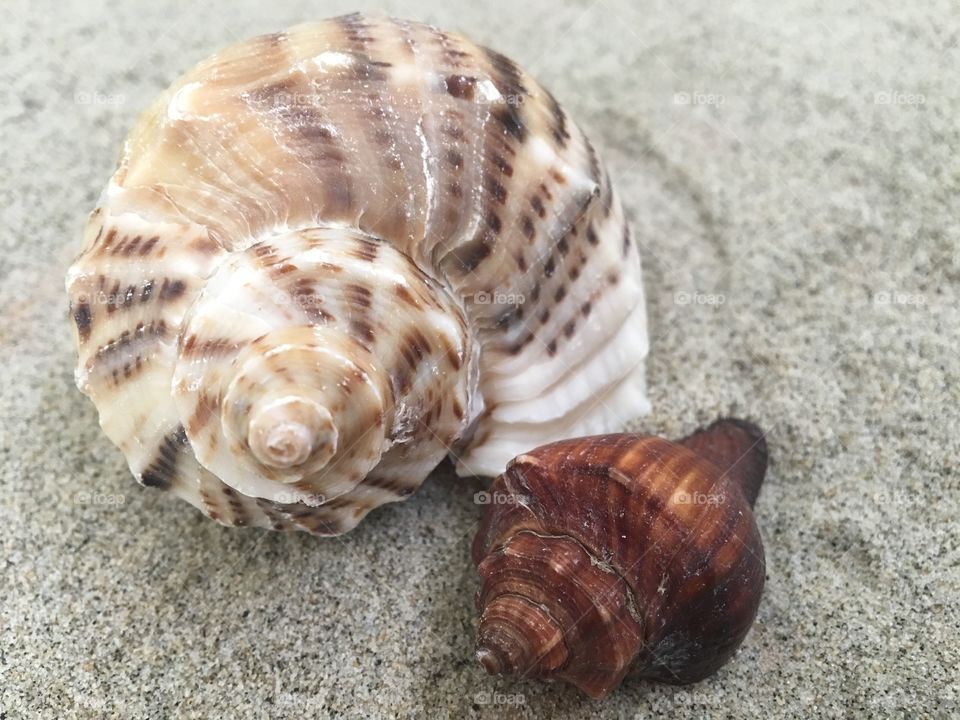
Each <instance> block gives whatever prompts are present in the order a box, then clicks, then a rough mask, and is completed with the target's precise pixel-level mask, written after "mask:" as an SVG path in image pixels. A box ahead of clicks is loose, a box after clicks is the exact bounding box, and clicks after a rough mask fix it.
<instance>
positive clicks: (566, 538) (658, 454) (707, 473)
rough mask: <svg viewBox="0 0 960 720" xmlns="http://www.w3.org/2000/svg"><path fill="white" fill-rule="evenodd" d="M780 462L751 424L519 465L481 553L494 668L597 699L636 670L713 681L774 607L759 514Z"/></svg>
mask: <svg viewBox="0 0 960 720" xmlns="http://www.w3.org/2000/svg"><path fill="white" fill-rule="evenodd" d="M766 466H767V448H766V443H765V442H764V439H763V435H762V434H761V433H760V431H759V430H758V429H757V428H756V427H755V426H753V425H751V424H750V423H746V422H743V421H739V420H721V421H718V422H717V423H714V424H713V425H711V426H710V427H709V428H707V429H705V430H700V431H698V432H696V433H694V434H693V435H691V436H690V437H688V438H686V439H684V440H681V441H679V442H676V443H673V442H669V441H667V440H664V439H663V438H659V437H652V436H644V435H633V434H614V435H602V436H596V437H587V438H578V439H572V440H563V441H560V442H556V443H552V444H549V445H545V446H543V447H540V448H537V449H536V450H533V451H531V452H529V453H524V454H523V455H520V456H519V457H517V458H516V459H515V460H514V461H513V462H512V463H511V464H510V466H509V467H508V468H507V471H506V472H505V473H504V474H503V475H501V476H500V477H499V478H497V480H496V481H495V482H494V484H493V486H492V488H491V490H490V495H491V498H492V502H491V504H490V505H489V508H488V510H487V513H486V516H485V518H484V522H483V526H482V528H481V530H480V532H479V533H478V534H477V536H476V539H475V541H474V545H473V558H474V561H475V562H476V563H477V566H478V568H479V571H480V575H481V578H482V583H483V584H482V587H481V588H480V591H479V592H478V594H477V607H478V608H479V609H480V611H481V615H480V626H479V630H478V634H477V657H478V659H479V660H480V662H481V663H482V664H483V666H484V667H485V668H486V669H487V670H488V671H489V672H491V673H504V674H513V675H518V676H520V677H539V678H544V679H548V680H554V679H556V680H563V681H566V682H569V683H572V684H574V685H576V686H577V687H579V688H580V689H581V690H583V691H584V692H585V693H587V694H588V695H590V696H592V697H595V698H598V697H602V696H604V695H606V694H607V693H609V692H610V691H611V690H613V689H614V688H615V687H617V685H619V684H620V682H621V680H622V679H623V678H624V677H625V676H626V675H627V674H628V673H630V674H632V675H634V676H638V677H644V678H649V679H654V680H659V681H663V682H668V683H687V682H694V681H697V680H700V679H702V678H704V677H706V676H707V675H709V674H710V673H712V672H714V671H715V670H716V669H717V668H718V667H720V666H721V665H722V664H723V663H724V662H726V661H727V660H728V659H729V658H730V656H732V655H733V653H734V651H735V650H736V649H737V647H738V646H739V645H740V643H741V642H742V641H743V638H744V636H745V635H746V633H747V631H748V630H749V629H750V626H751V624H752V623H753V619H754V617H755V616H756V613H757V607H758V605H759V602H760V593H761V591H762V589H763V582H764V567H765V566H764V555H763V545H762V543H761V540H760V534H759V532H758V531H757V526H756V523H755V522H754V520H753V512H752V507H753V503H754V501H755V500H756V497H757V493H758V492H759V489H760V483H761V481H762V480H763V476H764V473H765V471H766Z"/></svg>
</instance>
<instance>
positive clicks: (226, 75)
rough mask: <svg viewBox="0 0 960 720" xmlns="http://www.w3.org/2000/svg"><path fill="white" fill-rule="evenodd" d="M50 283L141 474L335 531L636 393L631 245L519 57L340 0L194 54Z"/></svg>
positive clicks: (592, 160) (612, 415) (236, 507)
mask: <svg viewBox="0 0 960 720" xmlns="http://www.w3.org/2000/svg"><path fill="white" fill-rule="evenodd" d="M67 289H68V293H69V295H70V301H71V314H72V317H73V319H74V325H75V337H76V342H77V347H78V352H79V365H78V368H77V383H78V386H79V387H80V388H81V389H82V390H83V391H84V392H85V393H86V394H88V395H89V396H90V397H91V398H92V399H93V401H94V403H95V404H96V406H97V408H98V410H99V413H100V423H101V426H102V427H103V429H104V431H105V432H106V434H107V435H108V436H109V437H110V439H111V440H112V441H113V442H114V443H116V444H117V445H118V446H119V447H120V448H121V450H122V451H123V452H124V454H125V455H126V457H127V460H128V462H129V465H130V468H131V470H132V471H133V473H134V474H135V475H136V477H137V478H138V479H139V480H140V482H142V483H144V484H146V485H150V486H154V487H159V488H163V489H167V490H170V491H172V492H174V493H176V494H177V495H179V496H181V497H183V498H185V499H186V500H188V501H189V502H191V503H192V504H193V505H195V506H196V507H198V508H200V509H201V510H203V511H204V512H205V513H206V514H208V515H209V516H211V517H213V518H215V519H217V520H219V521H220V522H223V523H225V524H229V525H260V526H265V527H273V528H275V529H289V528H298V529H305V530H308V531H311V532H315V533H319V534H336V533H340V532H344V531H346V530H348V529H350V528H351V527H353V526H354V525H355V524H356V523H357V522H359V520H360V519H361V518H362V517H363V516H364V515H365V514H366V513H367V512H368V511H369V510H371V509H372V508H374V507H377V506H378V505H380V504H383V503H385V502H390V501H394V500H398V499H401V498H403V497H405V496H407V495H408V494H409V493H411V492H413V491H414V490H415V489H416V487H417V486H418V485H419V484H420V483H421V482H422V481H423V479H424V478H425V477H426V475H427V474H428V473H429V472H430V470H431V469H433V468H434V467H435V466H436V465H437V464H438V463H439V462H440V461H441V460H442V459H443V458H444V457H445V456H447V455H450V456H451V457H452V459H453V460H454V461H455V462H456V467H457V470H458V472H459V473H460V474H462V475H473V474H478V475H496V474H498V473H500V472H502V471H503V470H504V468H505V467H506V464H507V462H508V461H509V460H510V459H511V458H512V457H513V456H515V455H517V454H518V453H520V452H523V451H526V450H529V449H530V448H532V447H535V446H538V445H541V444H543V443H545V442H548V441H552V440H556V439H560V438H566V437H572V436H577V435H585V434H594V433H601V432H609V431H614V430H619V429H621V427H622V425H623V423H624V422H625V421H626V420H628V419H630V418H632V417H634V416H637V415H639V414H642V413H643V412H646V410H647V400H646V397H645V389H644V383H643V371H644V369H643V360H644V357H645V355H646V352H647V333H646V319H645V310H644V300H643V291H642V287H641V280H640V260H639V257H638V254H637V250H636V246H635V243H634V242H633V241H632V239H631V235H630V231H629V228H628V227H627V224H626V222H625V219H624V216H623V211H622V208H621V205H620V201H619V199H618V198H617V196H616V193H615V192H614V190H613V188H612V187H611V184H610V180H609V176H608V175H607V173H606V171H605V169H604V168H603V165H602V164H601V162H600V160H599V159H598V156H597V154H596V152H595V151H594V149H593V147H592V146H591V145H590V143H589V142H588V141H587V139H586V138H585V137H584V135H583V133H582V132H581V131H580V130H579V128H577V126H576V125H575V124H574V123H573V122H572V121H571V120H570V118H569V117H567V115H566V113H565V112H564V111H563V109H562V108H560V107H559V106H558V105H557V103H556V101H555V100H554V98H553V97H552V96H551V95H550V94H549V93H548V92H547V91H545V90H544V89H543V88H541V87H540V86H539V85H537V83H536V82H535V81H534V80H533V79H532V78H530V77H529V76H528V75H527V74H525V73H524V72H523V71H522V70H521V69H520V68H518V67H517V66H516V65H515V64H514V63H513V62H511V61H510V60H508V59H507V58H505V57H503V56H502V55H500V54H498V53H496V52H493V51H491V50H488V49H485V48H482V47H479V46H477V45H474V44H472V43H471V42H469V41H468V40H466V39H464V38H463V37H461V36H458V35H455V34H452V33H446V32H442V31H440V30H437V29H436V28H433V27H430V26H427V25H423V24H418V23H413V22H404V21H400V20H393V19H386V18H369V17H365V16H362V15H351V16H345V17H341V18H336V19H332V20H329V21H324V22H319V23H312V24H306V25H301V26H298V27H295V28H292V29H290V30H289V31H287V32H283V33H278V34H274V35H268V36H263V37H258V38H254V39H252V40H249V41H247V42H243V43H241V44H239V45H236V46H234V47H231V48H228V49H226V50H224V51H223V52H221V53H219V54H217V55H215V56H214V57H212V58H210V59H209V60H207V61H205V62H203V63H201V64H200V65H198V66H197V67H196V68H194V69H193V70H191V71H190V72H188V73H187V74H186V75H185V76H184V77H182V78H181V79H180V80H178V81H177V82H176V83H174V84H173V85H172V86H171V87H170V88H169V89H168V90H167V91H166V92H165V93H163V94H162V95H161V96H160V97H159V98H158V99H157V100H156V101H155V102H154V103H153V104H152V105H151V106H150V107H149V108H148V109H147V110H146V111H145V112H144V114H143V115H142V116H141V118H140V119H139V121H138V123H137V124H136V126H135V127H134V129H133V131H132V132H131V133H130V136H129V138H128V139H127V141H126V144H125V145H124V149H123V153H122V156H121V159H120V162H119V166H118V169H117V171H116V173H115V174H114V176H113V178H112V179H111V181H110V183H109V184H108V186H107V188H106V190H105V191H104V193H103V196H102V197H101V200H100V202H99V206H98V207H97V209H96V210H95V211H94V212H93V213H92V215H91V217H90V221H89V223H88V226H87V230H86V236H85V242H84V248H83V251H82V253H81V255H80V256H79V257H78V259H77V260H76V262H75V263H74V264H73V266H72V267H71V269H70V271H69V274H68V278H67Z"/></svg>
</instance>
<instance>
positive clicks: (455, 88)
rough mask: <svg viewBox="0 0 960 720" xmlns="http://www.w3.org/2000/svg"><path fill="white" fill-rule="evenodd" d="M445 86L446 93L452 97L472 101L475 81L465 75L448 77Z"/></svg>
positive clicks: (473, 78)
mask: <svg viewBox="0 0 960 720" xmlns="http://www.w3.org/2000/svg"><path fill="white" fill-rule="evenodd" d="M445 85H446V89H447V92H448V93H449V94H450V95H452V96H453V97H455V98H458V99H460V100H473V97H474V88H475V87H476V85H477V79H476V78H475V77H469V76H467V75H448V76H447V80H446V83H445Z"/></svg>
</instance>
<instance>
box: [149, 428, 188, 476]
mask: <svg viewBox="0 0 960 720" xmlns="http://www.w3.org/2000/svg"><path fill="white" fill-rule="evenodd" d="M189 446H190V441H189V440H187V434H186V432H185V431H184V429H183V425H180V426H179V427H178V428H177V429H176V430H174V431H173V432H172V433H170V434H168V435H167V436H166V437H164V438H163V441H162V442H161V443H160V447H159V448H158V449H157V454H156V456H155V457H154V459H153V462H151V463H150V464H149V465H148V466H147V469H146V470H144V471H143V472H142V473H141V474H140V482H141V483H142V484H143V485H146V486H147V487H155V488H160V489H162V490H166V489H167V488H169V487H170V485H171V484H173V481H174V480H175V479H176V475H177V457H178V455H179V454H180V453H181V452H182V451H183V450H184V449H185V448H188V447H189Z"/></svg>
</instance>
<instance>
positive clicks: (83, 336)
mask: <svg viewBox="0 0 960 720" xmlns="http://www.w3.org/2000/svg"><path fill="white" fill-rule="evenodd" d="M73 321H74V323H76V325H77V334H78V335H79V336H80V342H82V343H85V342H87V341H88V340H89V339H90V329H91V327H92V326H93V316H92V315H91V313H90V304H89V303H86V302H81V303H78V304H77V307H76V308H75V309H74V311H73Z"/></svg>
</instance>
